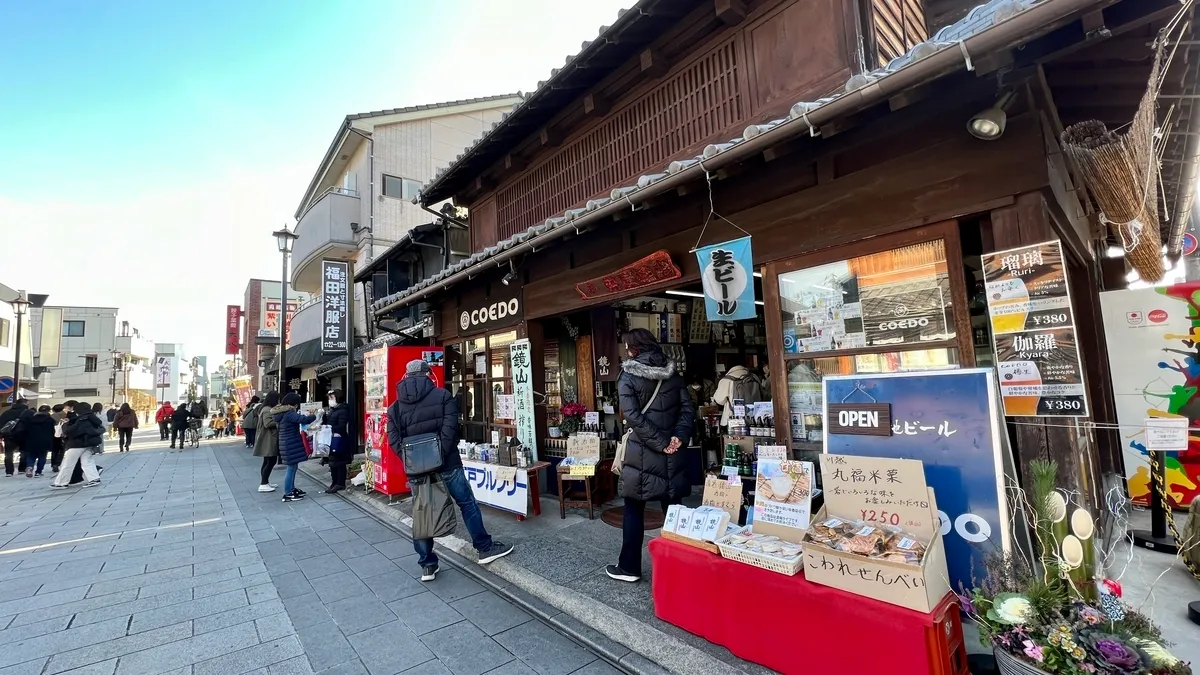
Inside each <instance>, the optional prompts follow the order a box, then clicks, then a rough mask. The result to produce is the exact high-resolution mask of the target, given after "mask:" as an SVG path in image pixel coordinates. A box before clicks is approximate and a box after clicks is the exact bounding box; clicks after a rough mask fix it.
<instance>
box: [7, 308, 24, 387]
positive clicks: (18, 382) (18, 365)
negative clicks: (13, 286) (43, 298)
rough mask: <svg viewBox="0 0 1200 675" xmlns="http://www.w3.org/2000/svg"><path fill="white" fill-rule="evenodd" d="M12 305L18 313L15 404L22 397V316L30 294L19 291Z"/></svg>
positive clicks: (14, 311) (14, 364)
mask: <svg viewBox="0 0 1200 675" xmlns="http://www.w3.org/2000/svg"><path fill="white" fill-rule="evenodd" d="M8 304H10V305H12V308H13V313H14V314H16V315H17V344H16V346H17V350H16V352H15V354H14V356H13V393H12V400H13V403H14V404H15V403H16V402H17V401H19V400H20V399H21V318H22V317H24V316H25V310H27V309H29V296H28V295H27V294H26V293H25V291H17V297H15V298H13V299H12V300H9V301H8Z"/></svg>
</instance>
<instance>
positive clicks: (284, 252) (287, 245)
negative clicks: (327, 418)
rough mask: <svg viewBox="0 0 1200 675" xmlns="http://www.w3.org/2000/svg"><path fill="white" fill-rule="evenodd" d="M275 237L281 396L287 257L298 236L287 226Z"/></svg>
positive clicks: (277, 232)
mask: <svg viewBox="0 0 1200 675" xmlns="http://www.w3.org/2000/svg"><path fill="white" fill-rule="evenodd" d="M271 235H272V236H274V237H275V243H276V244H278V245H279V255H280V257H281V258H283V272H282V273H281V274H280V276H279V283H280V291H281V293H280V294H281V295H282V296H283V298H282V300H281V301H280V303H279V383H278V389H279V395H280V396H282V395H283V387H284V381H285V380H284V375H283V372H284V365H285V363H284V362H285V361H286V356H287V354H286V352H287V296H288V292H287V289H288V277H287V269H288V255H289V254H291V252H292V244H294V243H295V241H296V240H297V239H299V238H300V235H298V234H296V233H295V232H292V231H291V230H289V229H288V227H287V225H284V226H283V229H282V230H275V231H274V232H272V233H271Z"/></svg>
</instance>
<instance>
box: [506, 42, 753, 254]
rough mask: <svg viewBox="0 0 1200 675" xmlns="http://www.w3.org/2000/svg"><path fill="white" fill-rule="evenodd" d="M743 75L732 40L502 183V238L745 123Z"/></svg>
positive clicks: (655, 168) (694, 148)
mask: <svg viewBox="0 0 1200 675" xmlns="http://www.w3.org/2000/svg"><path fill="white" fill-rule="evenodd" d="M741 72H742V69H741V67H740V65H739V63H738V58H737V50H736V49H735V45H734V43H733V41H732V40H730V41H728V42H725V43H723V44H721V45H720V46H718V47H716V48H714V49H713V50H712V51H711V52H709V53H708V54H706V55H705V56H704V57H702V58H700V59H698V60H697V61H695V62H694V63H693V64H692V65H691V66H690V67H688V68H687V69H685V70H682V71H680V72H679V73H677V74H676V75H675V76H674V77H672V78H671V79H669V80H667V81H666V82H663V83H662V84H661V85H660V86H658V87H656V88H655V89H653V90H652V91H650V92H647V93H646V94H645V95H644V96H642V97H641V98H639V99H637V100H635V101H634V102H632V103H631V104H629V105H627V106H625V107H623V108H621V109H619V110H617V111H615V112H614V113H613V114H611V115H610V116H609V117H608V118H607V119H605V121H604V123H602V124H600V125H599V126H597V127H595V128H594V129H592V130H591V131H589V132H588V133H586V134H584V135H582V136H580V137H579V138H578V139H576V140H574V141H572V142H570V143H569V144H567V145H564V146H563V147H562V148H561V149H559V150H558V151H557V152H556V153H554V155H552V156H551V157H550V158H549V159H548V160H546V161H545V162H543V163H542V164H540V165H538V166H536V167H534V168H533V169H532V170H531V171H529V172H527V173H526V174H524V175H522V176H521V177H520V178H518V179H517V180H516V181H514V182H513V183H511V184H509V185H507V186H505V187H503V188H501V189H500V191H499V203H500V208H499V234H500V238H502V239H506V238H508V237H511V236H513V235H515V234H518V233H520V232H523V231H524V230H525V229H527V228H529V227H530V226H532V225H536V224H537V223H540V222H542V221H543V220H545V219H546V218H548V217H550V216H553V215H558V214H561V213H562V212H563V211H566V210H567V209H569V208H572V207H576V206H579V205H580V204H583V203H584V202H586V201H587V200H588V199H591V198H592V197H595V196H598V195H603V194H607V192H608V191H610V190H612V189H613V188H614V187H617V186H618V185H621V184H623V183H624V182H626V181H629V180H630V179H632V178H634V177H636V176H638V175H641V174H644V173H647V172H650V171H658V170H661V169H662V168H663V167H665V166H666V164H667V163H668V162H670V161H671V160H672V159H678V158H679V156H680V155H681V154H682V153H683V152H684V151H689V150H690V151H695V150H696V149H698V148H699V147H700V146H702V145H703V144H704V143H707V142H709V141H711V140H713V139H714V138H715V137H717V136H719V135H721V134H722V133H727V132H728V131H729V129H730V128H731V127H734V126H735V125H736V124H737V123H739V122H743V121H744V118H745V115H746V103H745V102H744V101H743V100H742V96H741V94H740V90H739V80H738V78H739V75H740V73H741Z"/></svg>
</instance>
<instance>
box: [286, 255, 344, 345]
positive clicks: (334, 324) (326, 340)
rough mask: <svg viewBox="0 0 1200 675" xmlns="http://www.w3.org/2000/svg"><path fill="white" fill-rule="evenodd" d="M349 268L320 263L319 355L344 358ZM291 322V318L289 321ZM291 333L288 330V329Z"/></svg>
mask: <svg viewBox="0 0 1200 675" xmlns="http://www.w3.org/2000/svg"><path fill="white" fill-rule="evenodd" d="M349 309H350V265H349V263H345V262H342V261H340V260H322V261H321V353H322V354H345V353H346V352H347V349H348V343H347V337H348V336H349V333H350V311H349ZM288 321H291V317H290V316H289V317H288ZM288 328H289V330H288V333H291V330H290V329H291V326H288Z"/></svg>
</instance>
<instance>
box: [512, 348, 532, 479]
mask: <svg viewBox="0 0 1200 675" xmlns="http://www.w3.org/2000/svg"><path fill="white" fill-rule="evenodd" d="M508 354H509V357H510V358H511V359H512V376H513V396H514V398H515V401H514V402H515V404H516V415H517V439H518V440H520V441H521V443H522V444H523V445H524V446H525V447H527V448H529V449H530V451H532V452H533V458H534V459H537V427H536V426H535V425H534V418H533V355H532V353H531V347H530V345H529V340H528V339H521V340H517V341H515V342H513V343H512V344H511V345H509V348H508Z"/></svg>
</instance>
